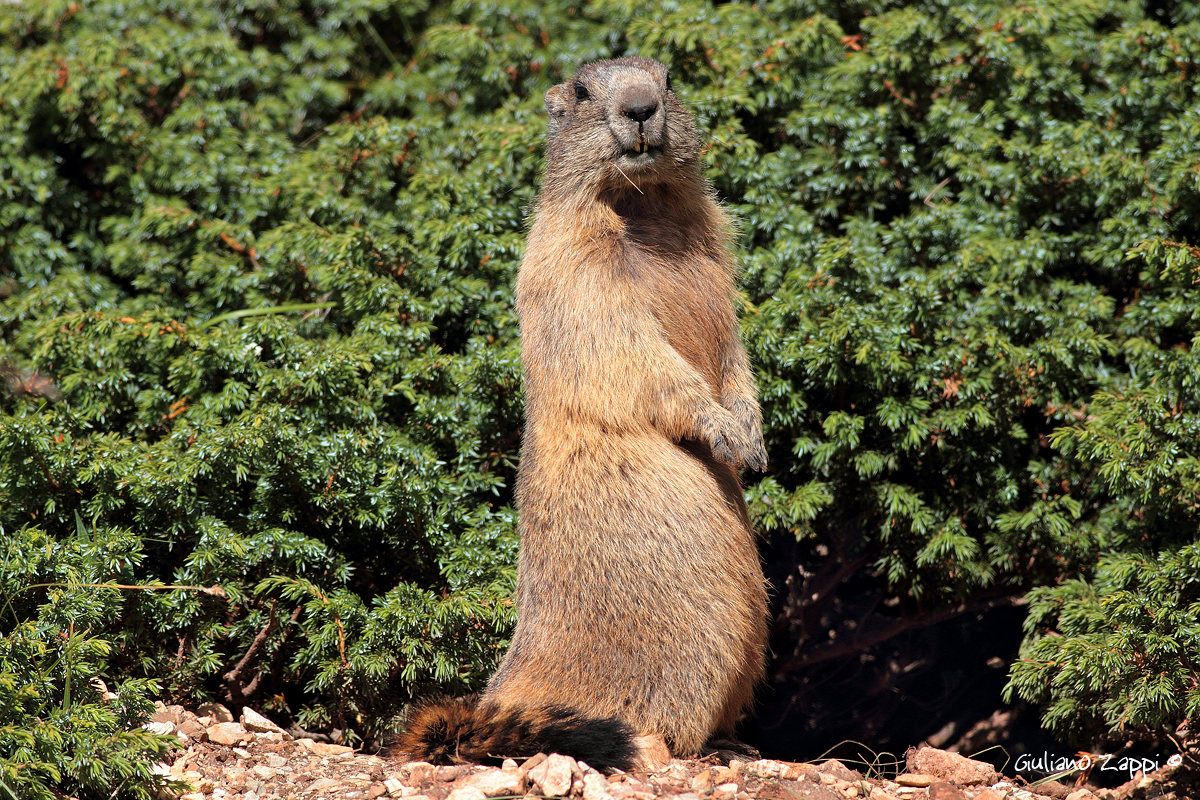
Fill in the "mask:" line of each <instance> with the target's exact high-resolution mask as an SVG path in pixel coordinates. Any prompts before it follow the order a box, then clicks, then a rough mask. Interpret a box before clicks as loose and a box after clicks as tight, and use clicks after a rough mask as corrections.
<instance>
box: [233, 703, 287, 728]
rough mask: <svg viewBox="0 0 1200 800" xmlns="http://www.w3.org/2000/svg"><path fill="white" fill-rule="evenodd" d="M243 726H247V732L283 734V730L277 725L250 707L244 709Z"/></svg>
mask: <svg viewBox="0 0 1200 800" xmlns="http://www.w3.org/2000/svg"><path fill="white" fill-rule="evenodd" d="M241 719H242V724H243V725H245V726H246V730H248V731H254V732H255V733H283V732H284V731H283V728H281V727H279V726H278V725H276V724H275V723H274V722H272V721H271V720H269V719H267V718H266V717H264V716H263V715H262V714H260V713H258V712H257V711H255V710H254V709H253V708H250V706H246V707H245V708H243V709H242V717H241Z"/></svg>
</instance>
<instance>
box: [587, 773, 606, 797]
mask: <svg viewBox="0 0 1200 800" xmlns="http://www.w3.org/2000/svg"><path fill="white" fill-rule="evenodd" d="M612 796H613V795H612V792H610V791H609V790H608V781H607V780H605V778H604V776H603V775H601V774H600V773H598V772H589V773H587V774H586V775H584V776H583V800H612Z"/></svg>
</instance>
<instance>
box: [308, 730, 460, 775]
mask: <svg viewBox="0 0 1200 800" xmlns="http://www.w3.org/2000/svg"><path fill="white" fill-rule="evenodd" d="M301 741H303V739H302V740H301ZM436 775H437V767H435V766H434V765H433V764H430V763H429V762H427V761H414V762H412V763H411V764H405V765H404V766H402V767H400V779H401V780H405V779H406V778H407V780H408V782H409V784H411V785H413V786H420V785H421V784H423V783H429V782H431V781H432V780H433V779H434V777H435V776H436Z"/></svg>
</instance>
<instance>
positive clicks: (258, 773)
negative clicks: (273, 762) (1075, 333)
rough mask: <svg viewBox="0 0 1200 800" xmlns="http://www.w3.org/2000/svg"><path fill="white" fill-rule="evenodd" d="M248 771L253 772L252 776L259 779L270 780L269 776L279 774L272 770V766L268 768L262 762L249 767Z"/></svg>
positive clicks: (272, 776)
mask: <svg viewBox="0 0 1200 800" xmlns="http://www.w3.org/2000/svg"><path fill="white" fill-rule="evenodd" d="M250 771H251V772H252V773H254V777H256V778H258V779H259V780H260V781H269V780H271V778H274V777H275V776H276V775H278V774H279V773H278V772H276V771H275V770H273V769H272V768H270V767H268V766H266V765H264V764H259V765H258V766H255V767H251V768H250Z"/></svg>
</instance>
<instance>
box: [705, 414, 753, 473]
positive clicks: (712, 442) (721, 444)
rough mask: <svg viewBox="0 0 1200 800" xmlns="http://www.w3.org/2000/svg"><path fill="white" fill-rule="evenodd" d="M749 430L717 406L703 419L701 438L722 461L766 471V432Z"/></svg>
mask: <svg viewBox="0 0 1200 800" xmlns="http://www.w3.org/2000/svg"><path fill="white" fill-rule="evenodd" d="M748 427H749V426H746V425H744V424H742V422H741V421H740V420H738V419H737V418H736V417H734V415H733V414H731V413H730V412H729V411H728V410H726V409H725V408H723V407H721V406H716V407H715V408H714V410H713V411H711V412H709V413H708V414H706V415H705V416H704V417H703V418H702V419H701V421H700V437H701V438H702V439H704V441H705V442H707V443H708V446H709V447H710V448H711V449H712V453H713V457H714V458H716V459H717V460H718V461H724V462H725V463H726V464H729V465H731V466H734V467H737V468H738V469H741V468H742V467H749V468H750V469H753V470H757V471H759V472H762V471H763V470H765V469H766V468H767V451H766V448H764V447H763V440H762V432H761V431H760V430H757V426H754V427H755V429H754V430H748V429H747V428H748Z"/></svg>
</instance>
